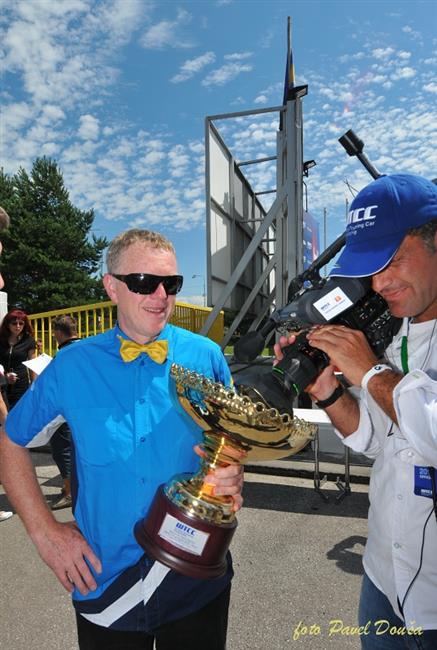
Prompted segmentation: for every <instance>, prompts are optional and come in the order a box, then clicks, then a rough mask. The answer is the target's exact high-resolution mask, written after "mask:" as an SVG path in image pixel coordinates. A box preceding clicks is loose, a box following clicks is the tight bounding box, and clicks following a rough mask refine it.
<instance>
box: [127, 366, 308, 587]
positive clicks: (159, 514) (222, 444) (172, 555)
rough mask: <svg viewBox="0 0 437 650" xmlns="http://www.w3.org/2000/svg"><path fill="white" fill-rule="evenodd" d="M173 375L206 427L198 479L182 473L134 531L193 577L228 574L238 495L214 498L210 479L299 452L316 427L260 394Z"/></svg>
mask: <svg viewBox="0 0 437 650" xmlns="http://www.w3.org/2000/svg"><path fill="white" fill-rule="evenodd" d="M170 374H171V377H172V379H173V380H174V382H175V388H176V395H177V399H178V401H179V403H180V404H181V406H182V408H183V409H184V410H185V411H186V413H188V415H189V416H190V417H191V418H192V419H193V420H194V421H195V422H196V423H197V424H198V425H199V426H200V427H201V428H202V429H203V430H204V434H203V442H202V443H201V445H200V448H201V449H202V451H203V454H204V456H203V458H202V459H201V464H200V469H199V471H198V472H197V473H196V474H179V475H176V476H174V477H173V478H172V479H170V481H169V482H167V483H166V484H163V485H161V486H160V487H159V488H158V490H157V493H156V495H155V497H154V500H153V502H152V504H151V506H150V509H149V511H148V513H147V515H146V516H145V517H144V518H143V519H141V520H139V521H138V522H137V523H136V525H135V528H134V533H135V537H136V539H137V542H138V543H139V545H140V546H141V547H142V548H143V549H144V550H145V551H146V552H147V553H148V555H149V556H150V557H152V558H154V559H155V560H158V561H159V562H162V563H163V564H165V565H166V566H168V567H170V568H172V569H175V570H176V571H178V572H179V573H182V574H184V575H186V576H189V577H192V578H215V577H219V576H220V575H223V574H224V573H225V571H226V567H227V562H226V553H227V550H228V547H229V544H230V542H231V539H232V536H233V534H234V532H235V528H236V526H237V520H236V516H235V512H234V510H233V498H232V497H231V496H215V495H214V486H213V485H211V484H208V483H206V482H205V480H204V479H205V476H206V475H207V474H208V473H209V472H212V471H213V470H214V469H216V468H217V467H223V466H227V465H230V464H245V463H247V462H250V461H255V460H276V459H279V458H284V457H286V456H290V455H293V454H295V453H297V452H298V451H300V450H301V449H302V448H303V447H304V446H305V445H306V444H307V443H308V441H309V440H311V439H312V438H313V437H314V435H315V433H316V430H317V427H316V425H314V424H311V423H308V422H305V421H303V420H301V419H299V418H296V417H293V416H292V415H291V414H290V413H279V411H278V410H277V409H275V408H271V407H269V405H268V404H267V403H266V402H265V400H264V399H263V398H262V396H261V395H259V401H254V400H253V398H251V397H249V396H248V395H247V394H244V392H245V389H244V387H240V388H239V393H237V392H236V391H235V390H234V389H233V388H228V387H226V386H224V385H223V384H220V383H217V382H213V381H211V380H210V379H207V378H206V377H204V376H203V375H201V374H199V373H196V372H193V371H191V370H187V369H185V368H183V367H181V366H178V365H177V364H172V366H171V370H170ZM250 394H251V395H253V394H254V391H253V390H251V391H250Z"/></svg>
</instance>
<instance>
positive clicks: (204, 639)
mask: <svg viewBox="0 0 437 650" xmlns="http://www.w3.org/2000/svg"><path fill="white" fill-rule="evenodd" d="M230 594H231V586H230V585H229V586H228V587H226V589H225V590H224V591H223V592H222V593H221V594H220V595H219V596H217V598H215V599H214V600H213V601H211V602H210V603H208V604H207V605H206V606H205V607H203V608H202V609H200V610H199V611H197V612H194V614H190V615H189V616H185V617H184V618H180V619H178V620H176V621H170V622H169V623H167V624H166V625H163V626H162V627H160V628H158V629H157V630H156V631H155V632H154V634H153V635H149V634H146V633H144V632H120V631H119V630H111V629H110V628H106V627H101V626H100V625H96V624H95V623H90V622H89V621H87V619H86V618H84V617H83V616H81V615H80V614H76V619H77V632H78V638H79V648H80V650H152V649H153V648H154V647H155V648H156V650H205V649H207V650H225V647H226V631H227V627H228V609H229V598H230ZM154 642H155V643H156V646H154V645H153V643H154Z"/></svg>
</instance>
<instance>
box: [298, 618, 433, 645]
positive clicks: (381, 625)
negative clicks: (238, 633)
mask: <svg viewBox="0 0 437 650" xmlns="http://www.w3.org/2000/svg"><path fill="white" fill-rule="evenodd" d="M371 632H372V633H374V634H376V635H377V636H379V635H387V636H405V635H410V636H411V635H413V634H417V635H421V634H423V630H422V628H421V627H414V621H413V622H412V625H411V626H409V627H396V626H393V625H390V622H389V621H387V620H385V619H381V620H378V621H367V623H366V624H365V625H360V626H358V625H346V623H345V622H344V621H343V620H342V619H340V618H333V619H331V620H330V621H328V622H327V623H326V624H325V625H318V624H317V623H306V622H304V621H299V623H298V624H297V625H295V627H294V628H293V630H292V634H291V638H292V640H293V641H298V640H299V639H301V638H304V637H311V636H325V635H326V636H328V637H332V636H358V637H359V636H367V635H369V634H370V633H371Z"/></svg>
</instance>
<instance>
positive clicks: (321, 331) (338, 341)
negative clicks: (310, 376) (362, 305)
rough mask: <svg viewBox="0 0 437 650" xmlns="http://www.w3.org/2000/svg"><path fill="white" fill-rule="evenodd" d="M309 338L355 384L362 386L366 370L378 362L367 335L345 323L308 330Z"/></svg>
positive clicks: (309, 341) (310, 342)
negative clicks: (346, 325)
mask: <svg viewBox="0 0 437 650" xmlns="http://www.w3.org/2000/svg"><path fill="white" fill-rule="evenodd" d="M307 338H308V343H309V344H310V345H312V346H313V347H315V348H319V350H322V351H323V352H325V353H326V354H327V355H328V356H329V358H330V360H331V364H332V365H333V366H334V367H335V368H336V369H338V370H339V371H340V372H342V373H343V375H344V376H345V377H346V378H347V380H348V381H349V382H350V383H351V384H352V385H353V386H360V385H361V380H362V378H363V377H364V375H365V374H366V372H367V371H368V370H370V368H372V366H374V365H375V364H376V363H378V359H377V357H376V356H375V354H374V353H373V351H372V349H371V347H370V345H369V343H368V342H367V339H366V337H365V336H364V334H363V332H360V331H359V330H352V329H349V328H348V327H344V325H322V326H318V327H314V328H313V329H312V330H311V331H310V332H308V336H307ZM319 378H320V377H319ZM319 378H318V379H317V381H316V382H315V384H316V383H317V382H318V380H319ZM319 399H322V398H319Z"/></svg>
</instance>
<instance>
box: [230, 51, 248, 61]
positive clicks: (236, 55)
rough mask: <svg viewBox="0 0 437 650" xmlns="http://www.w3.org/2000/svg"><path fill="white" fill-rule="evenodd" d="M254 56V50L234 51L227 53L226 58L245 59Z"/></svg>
mask: <svg viewBox="0 0 437 650" xmlns="http://www.w3.org/2000/svg"><path fill="white" fill-rule="evenodd" d="M251 56H253V52H234V53H233V54H225V56H224V59H225V60H226V61H243V60H244V59H250V57H251Z"/></svg>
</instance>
